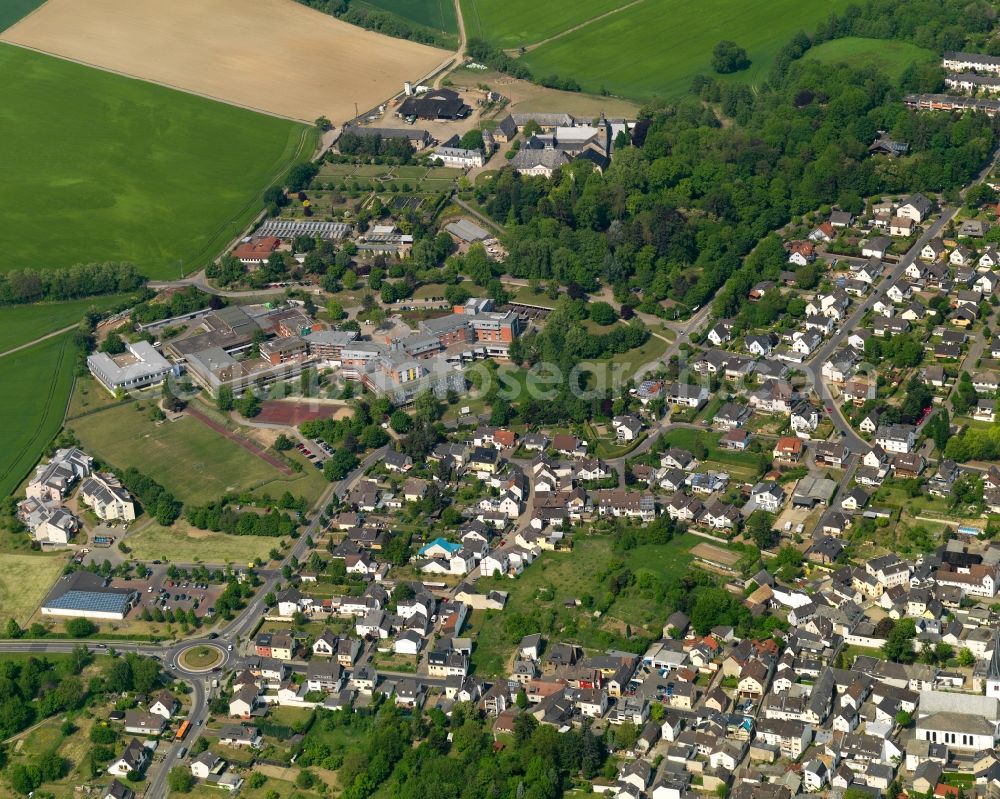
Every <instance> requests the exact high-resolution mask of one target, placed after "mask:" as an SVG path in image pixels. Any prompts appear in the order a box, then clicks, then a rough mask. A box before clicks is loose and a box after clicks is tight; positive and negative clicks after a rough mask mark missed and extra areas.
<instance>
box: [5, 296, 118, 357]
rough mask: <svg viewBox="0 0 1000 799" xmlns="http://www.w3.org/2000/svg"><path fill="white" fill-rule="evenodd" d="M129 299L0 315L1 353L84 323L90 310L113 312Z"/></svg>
mask: <svg viewBox="0 0 1000 799" xmlns="http://www.w3.org/2000/svg"><path fill="white" fill-rule="evenodd" d="M127 296H128V295H125V294H110V295H108V296H106V297H86V298H84V299H82V300H68V301H67V302H42V303H38V304H36V305H16V306H13V307H5V308H4V309H3V310H2V311H0V352H6V351H7V350H9V349H12V348H13V347H19V346H21V345H22V344H27V343H28V342H29V341H34V340H35V339H37V338H41V337H42V336H44V335H47V334H49V333H53V332H55V331H56V330H62V328H64V327H69V326H70V325H74V324H76V323H77V322H79V321H80V320H81V319H83V315H84V314H85V313H86V312H87V311H89V310H90V309H91V308H96V309H97V310H98V311H104V310H107V309H108V308H114V307H115V306H116V305H118V304H119V303H120V302H122V301H123V300H124V299H126V297H127Z"/></svg>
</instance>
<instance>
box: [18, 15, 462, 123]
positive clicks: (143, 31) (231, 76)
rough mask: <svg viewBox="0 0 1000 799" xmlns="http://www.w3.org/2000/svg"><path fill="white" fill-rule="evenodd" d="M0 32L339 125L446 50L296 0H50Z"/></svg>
mask: <svg viewBox="0 0 1000 799" xmlns="http://www.w3.org/2000/svg"><path fill="white" fill-rule="evenodd" d="M0 40H2V41H7V42H11V43H13V44H19V45H23V46H25V47H30V48H33V49H35V50H41V51H43V52H46V53H51V54H52V55H57V56H61V57H63V58H68V59H71V60H74V61H79V62H82V63H85V64H89V65H91V66H96V67H100V68H102V69H107V70H110V71H112V72H119V73H122V74H124V75H130V76H132V77H136V78H142V79H143V80H148V81H152V82H154V83H161V84H164V85H166V86H172V87H174V88H178V89H183V90H185V91H190V92H194V93H195V94H201V95H205V96H207V97H212V98H215V99H218V100H222V101H224V102H228V103H233V104H235V105H240V106H244V107H247V108H252V109H255V110H259V111H265V112H267V113H271V114H277V115H279V116H284V117H290V118H293V119H301V120H305V121H308V122H311V121H313V120H314V119H316V118H317V117H319V116H323V115H325V116H327V117H329V118H330V119H331V120H332V121H333V122H334V124H337V125H340V124H343V123H344V122H345V121H347V120H349V119H352V118H353V117H354V107H355V103H357V107H358V110H359V111H360V112H362V113H363V112H365V111H368V110H369V109H371V108H374V107H375V106H377V105H378V104H380V103H382V102H384V101H385V100H387V99H388V98H389V97H391V96H393V95H394V94H396V93H397V92H399V91H401V90H402V88H403V82H404V81H407V80H410V81H415V80H419V79H420V78H422V77H424V76H425V75H427V74H429V73H430V72H431V71H433V70H434V69H435V68H436V67H437V66H439V65H440V64H442V63H444V62H445V61H447V60H448V57H449V54H448V53H447V52H445V51H444V50H439V49H437V48H434V47H428V46H426V45H422V44H416V43H414V42H409V41H404V40H402V39H392V38H389V37H388V36H383V35H381V34H378V33H372V32H370V31H365V30H362V29H361V28H358V27H356V26H354V25H349V24H347V23H346V22H341V21H339V20H337V19H334V18H333V17H331V16H329V15H327V14H322V13H320V12H318V11H314V10H312V9H310V8H306V7H305V6H303V5H300V4H298V3H296V2H294V0H169V2H163V0H48V2H47V3H46V4H45V5H43V6H42V7H41V8H39V9H38V10H37V11H35V12H34V13H33V14H30V15H28V16H27V17H25V18H24V19H22V20H21V21H20V22H18V23H17V24H16V25H14V26H13V27H11V28H10V29H8V30H7V31H5V32H4V34H3V36H0Z"/></svg>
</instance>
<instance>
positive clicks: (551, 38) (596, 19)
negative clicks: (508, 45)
mask: <svg viewBox="0 0 1000 799" xmlns="http://www.w3.org/2000/svg"><path fill="white" fill-rule="evenodd" d="M642 2H644V0H632V2H630V3H626V4H625V5H623V6H619V7H618V8H612V9H611V10H610V11H605V12H604V13H603V14H598V15H597V16H596V17H591V18H590V19H585V20H584V21H583V22H578V23H577V24H576V25H573V26H572V27H570V28H566V30H564V31H559V33H555V34H553V35H552V36H549V37H547V38H545V39H542V40H541V41H539V42H535V43H534V44H528V45H525V46H524V48H520V47H518V48H515V49H513V50H507V51H506V52H507V54H508V55H512V56H517V55H522V54H524V53H530V52H531V51H532V50H534V49H536V48H538V47H541V46H542V45H543V44H548V43H549V42H554V41H555V40H556V39H561V38H562V37H563V36H569V34H571V33H575V32H576V31H578V30H580V28H586V27H587V26H588V25H590V24H591V23H593V22H600V21H601V20H602V19H605V18H607V17H610V16H613V15H614V14H617V13H619V12H621V11H624V10H625V9H627V8H632V6H637V5H639V3H642Z"/></svg>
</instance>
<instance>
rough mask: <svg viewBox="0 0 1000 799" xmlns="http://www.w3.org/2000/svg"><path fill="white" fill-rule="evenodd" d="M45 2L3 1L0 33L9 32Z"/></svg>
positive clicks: (43, 0) (28, 0) (27, 0)
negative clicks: (12, 26) (14, 25)
mask: <svg viewBox="0 0 1000 799" xmlns="http://www.w3.org/2000/svg"><path fill="white" fill-rule="evenodd" d="M44 2H45V0H3V2H2V3H0V31H4V30H7V28H9V27H10V26H11V25H13V24H14V23H15V22H17V21H18V20H19V19H21V18H22V17H26V16H28V14H30V13H31V12H32V11H34V10H35V9H36V8H38V7H39V6H40V5H41V4H42V3H44Z"/></svg>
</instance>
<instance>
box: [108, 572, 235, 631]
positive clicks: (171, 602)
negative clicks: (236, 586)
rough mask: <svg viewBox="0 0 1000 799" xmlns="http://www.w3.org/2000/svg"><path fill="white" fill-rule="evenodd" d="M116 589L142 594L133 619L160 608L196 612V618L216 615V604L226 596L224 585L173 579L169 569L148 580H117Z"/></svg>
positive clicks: (164, 610) (113, 585) (115, 581)
mask: <svg viewBox="0 0 1000 799" xmlns="http://www.w3.org/2000/svg"><path fill="white" fill-rule="evenodd" d="M111 585H112V587H114V588H131V589H134V590H135V591H138V592H139V601H138V602H137V603H136V606H135V608H133V609H132V611H131V612H130V613H129V618H130V619H136V618H138V617H140V616H141V615H142V612H143V610H147V609H148V610H149V611H150V612H152V611H153V610H154V609H155V608H157V607H158V608H159V609H160V611H161V612H164V613H165V612H166V611H167V610H173V611H174V612H175V613H176V612H177V611H178V610H183V611H184V612H187V611H189V610H194V612H195V615H197V616H198V617H200V618H205V616H206V615H208V616H211V615H212V614H214V613H215V601H216V599H218V598H219V596H220V595H221V594H222V590H223V586H221V585H214V584H212V583H203V582H197V581H192V580H178V581H176V582H175V581H174V580H171V579H170V578H169V577H167V575H166V570H163V571H154V573H153V574H152V575H151V576H150V577H148V578H146V579H144V580H140V579H131V580H123V579H120V578H115V579H113V580H112V581H111Z"/></svg>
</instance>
